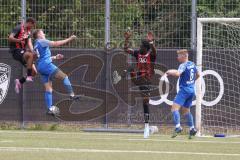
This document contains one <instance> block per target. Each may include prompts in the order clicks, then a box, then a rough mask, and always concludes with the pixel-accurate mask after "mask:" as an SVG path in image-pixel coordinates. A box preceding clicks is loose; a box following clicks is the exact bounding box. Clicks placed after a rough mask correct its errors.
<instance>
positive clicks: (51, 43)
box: [49, 35, 77, 47]
mask: <svg viewBox="0 0 240 160" xmlns="http://www.w3.org/2000/svg"><path fill="white" fill-rule="evenodd" d="M76 38H77V37H76V36H75V35H72V36H71V37H69V38H67V39H64V40H60V41H50V42H49V45H50V46H51V47H60V46H62V45H65V44H67V43H69V42H71V41H73V40H74V39H76Z"/></svg>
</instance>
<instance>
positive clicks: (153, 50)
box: [150, 42, 157, 57]
mask: <svg viewBox="0 0 240 160" xmlns="http://www.w3.org/2000/svg"><path fill="white" fill-rule="evenodd" d="M150 47H151V50H152V52H151V55H152V56H154V57H156V55H157V50H156V47H155V45H154V43H151V42H150Z"/></svg>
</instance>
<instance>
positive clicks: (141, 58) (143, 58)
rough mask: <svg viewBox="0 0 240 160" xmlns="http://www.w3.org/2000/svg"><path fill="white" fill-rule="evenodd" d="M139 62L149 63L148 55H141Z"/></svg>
mask: <svg viewBox="0 0 240 160" xmlns="http://www.w3.org/2000/svg"><path fill="white" fill-rule="evenodd" d="M139 62H140V63H147V57H140V58H139Z"/></svg>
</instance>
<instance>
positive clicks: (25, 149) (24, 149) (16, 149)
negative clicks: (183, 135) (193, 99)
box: [0, 147, 240, 157]
mask: <svg viewBox="0 0 240 160" xmlns="http://www.w3.org/2000/svg"><path fill="white" fill-rule="evenodd" d="M0 151H11V152H33V151H35V152H40V151H45V152H72V153H149V154H180V155H202V156H234V157H238V156H240V154H236V153H233V154H230V153H207V152H168V151H142V150H99V149H76V148H31V147H0Z"/></svg>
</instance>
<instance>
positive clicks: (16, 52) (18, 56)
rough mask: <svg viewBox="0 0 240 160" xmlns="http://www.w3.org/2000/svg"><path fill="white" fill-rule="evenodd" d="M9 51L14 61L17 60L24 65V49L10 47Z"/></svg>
mask: <svg viewBox="0 0 240 160" xmlns="http://www.w3.org/2000/svg"><path fill="white" fill-rule="evenodd" d="M10 52H11V53H12V56H13V58H14V59H15V60H16V61H19V62H20V63H21V64H22V65H23V66H26V64H27V62H26V61H25V60H24V57H23V55H24V53H25V52H26V50H25V49H21V48H15V49H11V50H10Z"/></svg>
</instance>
